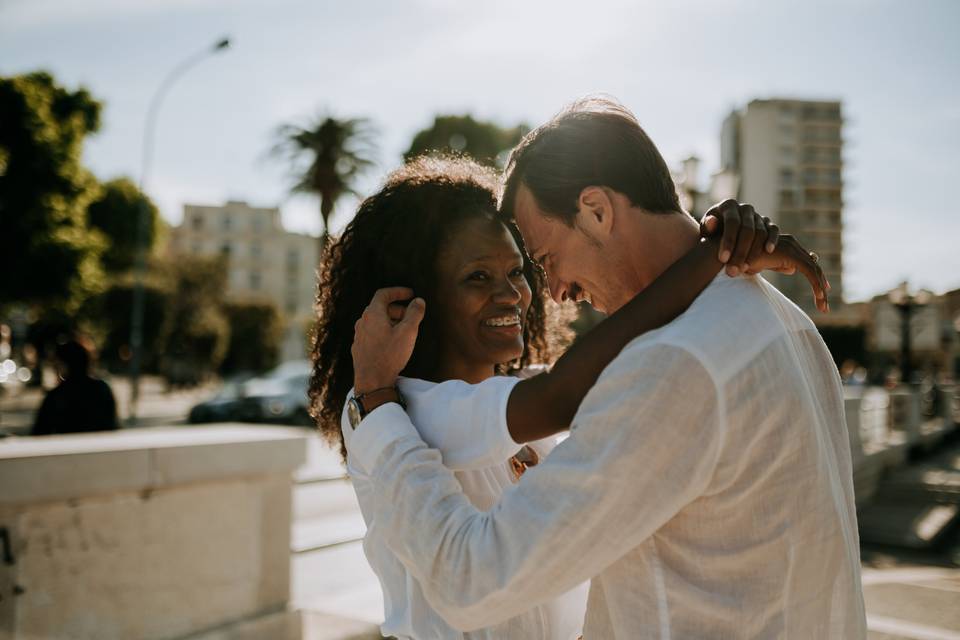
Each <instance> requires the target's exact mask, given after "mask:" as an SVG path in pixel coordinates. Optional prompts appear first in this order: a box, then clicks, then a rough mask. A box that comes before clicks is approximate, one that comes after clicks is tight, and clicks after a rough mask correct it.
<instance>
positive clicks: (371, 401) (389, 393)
mask: <svg viewBox="0 0 960 640" xmlns="http://www.w3.org/2000/svg"><path fill="white" fill-rule="evenodd" d="M353 398H354V400H356V401H357V404H358V405H359V406H360V417H361V418H365V417H366V416H367V414H368V413H370V411H371V410H372V409H370V408H369V407H374V408H376V407H379V406H380V405H383V404H386V403H388V402H396V403H397V404H399V405H400V406H401V407H403V408H404V409H406V407H407V405H406V404H405V403H404V402H403V396H401V395H400V390H399V389H398V388H397V387H381V388H380V389H374V390H373V391H367V392H366V393H361V394H358V395H355V396H354V397H353Z"/></svg>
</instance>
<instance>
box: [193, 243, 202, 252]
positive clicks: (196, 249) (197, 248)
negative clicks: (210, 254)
mask: <svg viewBox="0 0 960 640" xmlns="http://www.w3.org/2000/svg"><path fill="white" fill-rule="evenodd" d="M193 253H194V255H200V254H201V253H203V245H202V244H200V243H199V242H194V243H193Z"/></svg>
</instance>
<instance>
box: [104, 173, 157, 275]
mask: <svg viewBox="0 0 960 640" xmlns="http://www.w3.org/2000/svg"><path fill="white" fill-rule="evenodd" d="M141 209H142V210H143V211H144V212H145V213H146V215H147V224H146V233H145V234H144V244H145V245H146V247H147V250H148V251H149V250H150V249H151V248H152V247H154V246H155V245H156V243H157V239H158V238H159V237H160V235H161V233H162V232H163V230H164V224H163V219H162V218H161V217H160V214H159V212H158V211H157V206H156V205H155V204H154V203H153V201H151V200H150V198H149V197H148V196H147V195H146V194H145V193H143V192H142V191H140V189H139V187H137V185H136V184H134V183H133V181H132V180H130V179H129V178H123V177H122V178H116V179H114V180H110V181H109V182H105V183H104V184H103V185H102V188H101V191H100V195H99V196H98V197H97V199H96V200H94V201H93V202H91V203H90V206H89V207H88V209H87V217H88V222H89V225H90V227H91V228H93V229H96V230H98V231H100V232H101V233H102V234H103V235H104V236H105V237H106V239H107V241H108V245H107V248H106V250H105V251H104V253H103V257H102V261H103V267H104V269H106V270H107V271H108V272H112V273H117V272H122V271H128V270H129V269H132V268H133V266H134V262H135V261H136V257H137V224H138V218H139V216H140V212H141Z"/></svg>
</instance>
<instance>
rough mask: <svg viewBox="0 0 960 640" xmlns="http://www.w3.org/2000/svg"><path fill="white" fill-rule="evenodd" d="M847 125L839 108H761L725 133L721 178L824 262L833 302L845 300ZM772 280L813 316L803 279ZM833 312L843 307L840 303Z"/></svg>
mask: <svg viewBox="0 0 960 640" xmlns="http://www.w3.org/2000/svg"><path fill="white" fill-rule="evenodd" d="M842 128H843V118H842V116H841V104H840V102H838V101H813V100H792V99H770V100H753V101H751V102H750V103H749V104H748V105H747V106H746V108H745V109H743V110H741V111H734V112H733V113H731V114H730V115H729V116H728V117H727V119H726V120H725V121H724V123H723V128H722V131H721V140H720V143H721V150H720V155H721V172H720V174H722V175H730V174H733V175H735V176H736V178H735V179H734V180H733V182H732V184H733V185H734V188H736V189H737V191H736V192H735V193H730V194H725V195H730V196H734V197H737V198H738V199H739V200H740V201H741V202H749V203H751V204H753V205H754V207H756V209H757V211H758V212H761V213H762V214H764V215H769V216H770V217H771V218H772V219H773V220H774V221H776V222H777V223H778V224H779V225H780V226H781V228H782V229H783V230H784V231H786V232H789V233H792V234H794V235H795V236H796V237H797V238H798V239H799V240H800V242H802V243H803V245H804V246H805V247H807V248H808V249H810V250H811V251H815V252H816V253H817V254H818V255H819V257H820V266H821V267H822V268H823V270H824V272H825V273H826V275H827V278H829V280H830V284H831V286H832V291H831V292H830V297H831V300H832V301H836V302H840V301H842V299H843V177H842V176H843V154H842V152H843V138H842V135H841V131H842ZM770 280H771V281H772V282H774V284H776V285H777V286H778V287H779V288H780V290H781V291H783V293H784V294H785V295H786V296H787V297H789V298H790V299H792V300H793V301H794V302H796V303H797V304H798V305H800V306H801V307H802V308H804V309H805V310H807V311H808V312H809V311H811V310H812V309H813V308H814V305H813V298H812V296H811V295H810V291H809V286H808V285H807V283H806V281H805V280H804V279H803V278H799V277H775V276H774V275H771V277H770ZM831 306H837V305H835V304H834V303H833V302H832V303H831Z"/></svg>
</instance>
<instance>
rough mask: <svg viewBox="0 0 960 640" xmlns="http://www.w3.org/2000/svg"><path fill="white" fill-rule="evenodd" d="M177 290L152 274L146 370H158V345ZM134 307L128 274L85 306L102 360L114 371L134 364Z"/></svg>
mask: <svg viewBox="0 0 960 640" xmlns="http://www.w3.org/2000/svg"><path fill="white" fill-rule="evenodd" d="M172 298H173V292H172V287H171V285H170V283H169V282H168V281H167V279H166V278H162V279H161V278H157V277H150V278H149V279H148V280H147V282H146V283H145V286H144V298H143V302H144V314H143V362H142V367H143V370H144V371H150V372H157V371H159V365H160V350H159V348H158V345H159V338H160V333H161V330H162V329H163V328H164V327H165V323H164V321H165V316H166V314H167V311H168V310H169V309H171V308H172V306H173V305H172ZM132 307H133V281H132V278H131V277H129V276H124V277H123V278H121V279H120V280H119V281H117V282H114V283H112V284H111V285H110V286H109V287H108V288H107V290H106V291H104V292H103V293H101V294H99V295H96V296H93V297H92V298H90V299H89V300H88V301H87V302H86V303H85V304H84V306H83V309H82V317H83V318H85V319H86V324H87V325H88V326H89V327H91V330H90V331H89V333H91V334H92V335H93V336H94V338H95V340H96V343H97V344H98V345H99V346H100V362H101V363H102V364H103V365H104V366H106V367H107V368H108V369H110V370H111V371H116V372H121V371H122V372H124V373H125V372H126V371H128V370H129V368H130V364H129V361H130V356H131V351H130V315H131V308H132Z"/></svg>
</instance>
